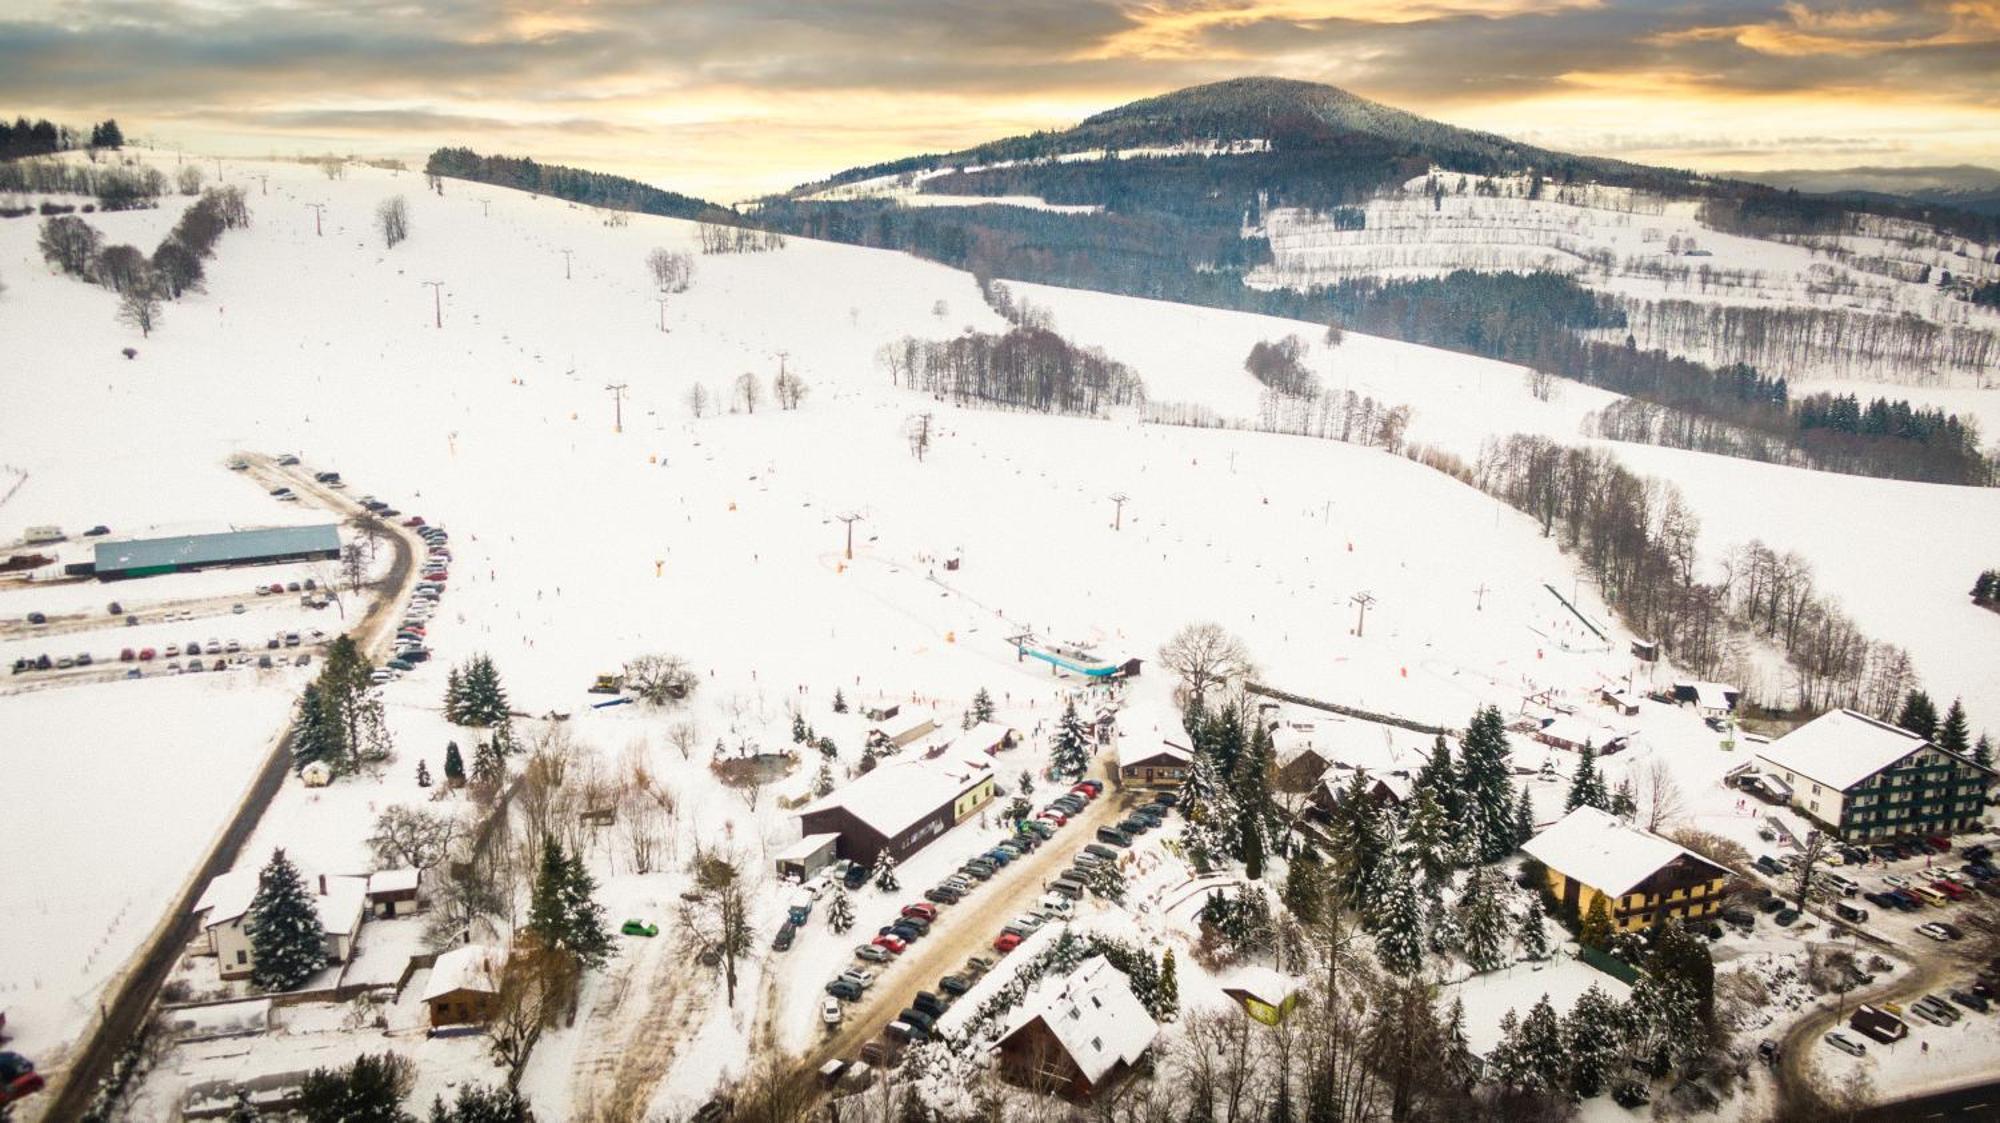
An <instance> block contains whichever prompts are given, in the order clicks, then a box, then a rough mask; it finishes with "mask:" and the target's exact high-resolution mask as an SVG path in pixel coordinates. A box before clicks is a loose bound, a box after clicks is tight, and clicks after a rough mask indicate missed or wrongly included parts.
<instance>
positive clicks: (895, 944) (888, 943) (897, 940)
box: [868, 933, 910, 955]
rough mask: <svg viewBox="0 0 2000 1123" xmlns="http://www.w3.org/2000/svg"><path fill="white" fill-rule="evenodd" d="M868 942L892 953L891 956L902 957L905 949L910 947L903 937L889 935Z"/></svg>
mask: <svg viewBox="0 0 2000 1123" xmlns="http://www.w3.org/2000/svg"><path fill="white" fill-rule="evenodd" d="M868 942H869V943H871V944H874V945H875V946H876V947H878V948H881V949H882V950H883V951H886V952H888V953H890V954H891V955H901V954H903V951H904V949H905V948H908V947H909V946H910V945H908V944H906V943H904V942H903V941H902V938H901V937H898V936H891V935H888V934H887V933H884V934H883V935H880V936H877V937H875V938H874V939H872V940H870V941H868Z"/></svg>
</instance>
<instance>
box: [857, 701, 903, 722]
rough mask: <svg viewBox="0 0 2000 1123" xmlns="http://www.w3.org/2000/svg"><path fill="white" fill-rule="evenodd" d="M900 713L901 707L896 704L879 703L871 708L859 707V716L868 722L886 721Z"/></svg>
mask: <svg viewBox="0 0 2000 1123" xmlns="http://www.w3.org/2000/svg"><path fill="white" fill-rule="evenodd" d="M902 712H903V707H902V705H901V703H897V702H879V703H877V704H875V705H873V706H863V707H861V716H862V717H865V718H867V719H868V720H869V721H888V720H889V719H890V718H892V717H895V716H896V715H897V714H899V713H902Z"/></svg>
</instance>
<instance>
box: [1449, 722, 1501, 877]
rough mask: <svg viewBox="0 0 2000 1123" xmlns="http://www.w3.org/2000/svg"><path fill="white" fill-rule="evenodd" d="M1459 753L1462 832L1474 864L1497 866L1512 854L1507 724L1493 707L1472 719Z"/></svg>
mask: <svg viewBox="0 0 2000 1123" xmlns="http://www.w3.org/2000/svg"><path fill="white" fill-rule="evenodd" d="M1459 751H1460V756H1461V758H1462V764H1461V766H1460V771H1459V787H1460V789H1461V790H1462V791H1463V792H1464V798H1465V801H1466V804H1465V807H1466V811H1465V815H1464V817H1463V818H1464V824H1465V829H1466V832H1467V834H1468V835H1469V836H1470V837H1471V839H1472V840H1473V841H1474V853H1475V856H1476V858H1477V860H1478V861H1480V862H1497V861H1499V860H1500V859H1502V858H1504V857H1506V856H1507V855H1508V854H1510V853H1512V852H1513V850H1514V780H1513V777H1512V776H1511V775H1510V774H1509V773H1508V771H1507V724H1506V721H1505V719H1503V718H1502V717H1501V716H1500V710H1499V709H1498V708H1497V707H1494V706H1487V707H1486V708H1484V709H1482V710H1480V711H1479V712H1478V713H1477V714H1475V715H1474V716H1473V719H1472V724H1471V725H1470V726H1468V727H1467V728H1466V731H1465V740H1464V742H1463V743H1462V744H1461V745H1460V749H1459Z"/></svg>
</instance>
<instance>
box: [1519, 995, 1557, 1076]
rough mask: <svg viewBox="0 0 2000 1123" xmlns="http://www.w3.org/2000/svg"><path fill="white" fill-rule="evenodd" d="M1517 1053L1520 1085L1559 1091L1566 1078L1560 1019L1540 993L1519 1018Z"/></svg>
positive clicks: (1546, 997)
mask: <svg viewBox="0 0 2000 1123" xmlns="http://www.w3.org/2000/svg"><path fill="white" fill-rule="evenodd" d="M1519 1049H1520V1055H1521V1062H1522V1072H1523V1075H1524V1076H1525V1077H1526V1078H1527V1079H1528V1083H1525V1084H1523V1085H1522V1087H1523V1088H1525V1089H1527V1090H1530V1091H1537V1092H1561V1091H1563V1090H1564V1088H1565V1087H1566V1086H1567V1084H1568V1082H1569V1079H1568V1077H1569V1053H1568V1050H1567V1049H1566V1048H1565V1047H1564V1044H1563V1032H1562V1019H1561V1017H1559V1016H1558V1015H1557V1014H1556V1008H1555V1007H1554V1006H1552V1005H1550V1004H1549V996H1548V995H1546V994H1544V995H1542V997H1541V999H1540V1000H1538V1001H1537V1002H1536V1003H1535V1005H1534V1006H1533V1007H1532V1008H1530V1009H1529V1010H1528V1016H1527V1017H1525V1018H1522V1019H1521V1033H1520V1046H1519Z"/></svg>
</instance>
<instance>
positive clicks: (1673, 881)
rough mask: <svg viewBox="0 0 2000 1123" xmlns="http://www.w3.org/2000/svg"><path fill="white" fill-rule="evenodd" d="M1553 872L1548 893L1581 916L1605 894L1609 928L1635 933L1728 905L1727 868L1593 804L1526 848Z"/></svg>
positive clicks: (1557, 824) (1554, 827)
mask: <svg viewBox="0 0 2000 1123" xmlns="http://www.w3.org/2000/svg"><path fill="white" fill-rule="evenodd" d="M1521 849H1522V850H1524V851H1526V852H1527V853H1528V855H1529V856H1530V857H1532V858H1534V859H1535V860H1537V861H1539V862H1541V863H1542V865H1543V866H1545V867H1546V868H1547V870H1548V874H1547V877H1548V887H1549V891H1550V892H1552V893H1554V894H1555V896H1556V899H1557V900H1559V901H1561V902H1562V904H1563V907H1564V908H1565V909H1566V910H1567V909H1574V910H1575V911H1576V913H1577V915H1579V916H1583V915H1587V914H1588V913H1589V912H1590V907H1591V903H1592V902H1593V901H1594V900H1596V899H1597V898H1599V897H1602V898H1604V899H1605V900H1606V901H1607V902H1608V903H1607V907H1608V908H1609V910H1610V913H1611V926H1612V928H1613V929H1614V930H1616V931H1621V932H1630V931H1636V930H1638V929H1641V928H1648V927H1651V926H1652V925H1653V924H1655V923H1656V922H1659V921H1662V920H1666V919H1667V918H1669V917H1680V918H1684V919H1689V920H1693V919H1696V918H1699V917H1704V916H1708V915H1710V914H1711V913H1714V912H1716V911H1717V910H1719V909H1721V907H1722V887H1723V884H1724V883H1725V882H1726V881H1727V880H1728V879H1729V871H1728V870H1726V869H1724V868H1722V867H1721V866H1718V865H1716V864H1715V863H1714V862H1711V861H1709V860H1708V859H1707V858H1704V857H1702V856H1701V855H1699V854H1696V853H1695V852H1694V851H1692V850H1688V849H1686V848H1685V847H1682V846H1678V845H1676V844H1674V843H1672V842H1669V841H1667V840H1666V839H1664V838H1661V837H1660V836H1659V835H1656V834H1652V833H1650V832H1648V831H1642V830H1640V829H1639V828H1637V827H1634V826H1632V825H1630V824H1628V823H1626V822H1625V821H1624V820H1622V819H1620V818H1618V817H1617V816H1615V815H1610V814H1607V813H1605V812H1603V811H1599V810H1598V809H1596V808H1595V807H1579V808H1577V809H1576V810H1574V811H1572V812H1570V813H1569V814H1567V815H1565V816H1563V817H1562V818H1561V819H1559V820H1557V822H1556V824H1555V825H1554V826H1552V827H1549V828H1548V829H1546V830H1544V831H1542V832H1541V833H1539V834H1537V835H1535V837H1533V838H1531V839H1529V840H1528V841H1527V843H1526V844H1525V845H1523V846H1522V847H1521Z"/></svg>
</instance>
